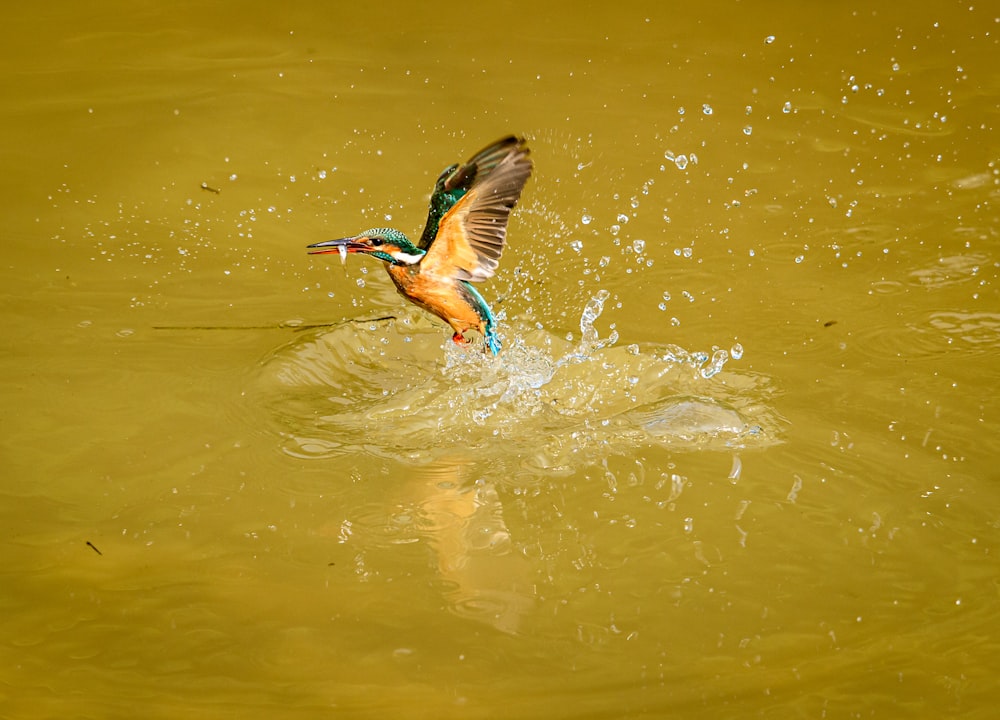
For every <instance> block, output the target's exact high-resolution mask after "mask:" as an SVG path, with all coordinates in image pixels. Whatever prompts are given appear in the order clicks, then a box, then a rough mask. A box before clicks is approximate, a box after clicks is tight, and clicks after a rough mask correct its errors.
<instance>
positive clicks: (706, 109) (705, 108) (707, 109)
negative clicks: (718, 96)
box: [701, 103, 715, 115]
mask: <svg viewBox="0 0 1000 720" xmlns="http://www.w3.org/2000/svg"><path fill="white" fill-rule="evenodd" d="M701 111H702V112H703V113H705V114H706V115H711V114H712V113H713V112H715V111H714V110H713V109H712V106H711V105H709V104H708V103H705V104H704V105H702V106H701Z"/></svg>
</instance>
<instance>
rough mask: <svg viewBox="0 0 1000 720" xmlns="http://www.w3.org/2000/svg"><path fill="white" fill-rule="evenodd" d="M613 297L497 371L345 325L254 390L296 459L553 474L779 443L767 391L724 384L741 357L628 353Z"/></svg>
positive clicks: (532, 333) (542, 336)
mask: <svg viewBox="0 0 1000 720" xmlns="http://www.w3.org/2000/svg"><path fill="white" fill-rule="evenodd" d="M609 298H610V293H609V292H607V291H606V290H601V291H599V292H597V293H596V294H595V295H594V296H593V297H591V298H590V299H589V300H588V301H587V303H586V304H585V306H584V308H583V310H582V311H581V315H580V334H581V336H580V339H579V341H578V342H576V343H575V344H574V343H573V342H571V341H569V340H563V339H560V338H557V337H556V336H554V335H552V334H550V333H547V332H545V331H544V330H541V329H538V328H519V329H518V330H519V332H518V334H517V335H516V337H513V338H511V337H504V338H503V339H504V345H505V349H504V352H503V353H502V354H501V355H500V356H499V357H496V358H494V357H490V356H488V355H484V354H480V353H477V352H471V351H469V350H468V349H463V348H459V347H456V346H454V345H453V344H452V343H450V342H447V343H445V351H444V353H442V352H441V350H440V348H441V343H442V340H441V333H440V331H439V328H437V327H436V326H434V325H432V324H431V323H430V322H427V323H426V324H423V325H422V324H421V323H420V322H412V323H405V324H403V323H398V322H397V321H385V322H372V323H360V324H358V323H347V324H345V325H342V326H339V327H337V328H334V329H332V330H324V331H322V332H315V333H313V334H311V335H306V336H303V337H301V338H298V339H296V340H295V341H294V342H292V343H290V344H289V345H287V346H285V347H283V348H280V349H279V350H277V351H276V352H275V353H274V354H272V355H271V356H270V357H269V358H267V359H265V361H264V362H263V363H262V365H261V374H260V382H259V383H258V384H257V385H258V387H259V388H260V389H261V392H264V393H265V394H266V395H267V396H268V397H267V398H265V402H268V403H269V404H270V406H271V407H272V408H273V409H274V411H275V415H276V417H275V420H276V423H277V425H278V427H279V428H280V432H282V434H284V435H285V437H286V444H285V449H286V451H287V452H289V453H290V454H293V455H297V456H302V457H317V456H321V457H326V456H332V455H337V454H341V453H346V452H351V453H355V452H359V451H361V452H367V453H371V454H375V455H384V456H390V457H396V458H406V459H408V460H419V459H420V458H425V459H431V458H433V457H434V456H435V455H436V454H438V453H442V452H444V453H455V452H460V453H462V454H463V455H465V456H467V455H468V454H469V453H473V452H474V453H475V454H476V455H477V456H478V457H491V458H493V459H494V460H495V461H496V462H500V463H502V462H509V461H516V462H517V463H518V465H519V467H520V468H521V469H524V468H526V467H527V468H533V469H534V470H536V471H545V472H552V471H555V470H559V469H565V470H567V471H568V470H571V469H572V468H573V467H575V466H577V465H579V464H580V463H586V462H590V461H592V460H593V459H594V458H595V457H606V456H607V455H609V454H628V453H630V452H632V451H633V450H634V448H636V447H640V446H643V445H650V444H655V445H666V446H671V447H674V448H679V449H684V448H692V449H693V448H704V447H718V448H720V449H721V448H733V447H746V446H748V445H759V444H761V443H768V442H773V441H774V437H775V432H774V429H775V428H776V425H777V424H776V423H775V422H774V421H773V420H772V417H771V416H772V413H771V412H770V411H769V410H768V408H767V406H766V403H765V402H764V395H766V393H767V383H766V381H765V380H764V379H763V378H760V377H759V376H755V375H752V374H734V373H726V374H725V382H717V381H715V378H717V377H718V376H719V375H720V374H721V373H723V372H724V367H725V366H726V364H727V363H728V362H729V361H730V360H731V359H732V357H733V355H735V350H736V349H737V348H738V351H739V352H740V353H742V348H739V346H735V347H734V352H733V353H730V352H729V351H727V350H724V349H718V348H716V349H713V351H712V352H705V351H688V350H685V349H684V348H681V347H679V346H677V345H658V344H652V343H649V344H643V345H638V344H636V345H628V346H626V347H621V346H618V345H616V343H617V341H618V334H617V333H616V332H615V331H614V330H613V329H612V330H611V331H610V332H609V333H608V334H607V335H606V336H605V337H602V336H601V333H600V331H599V330H598V328H597V321H598V319H599V318H600V317H601V314H602V312H603V311H604V307H605V304H606V303H607V301H608V299H609ZM391 325H396V327H391ZM504 329H505V328H503V327H502V328H501V330H502V331H503V330H504Z"/></svg>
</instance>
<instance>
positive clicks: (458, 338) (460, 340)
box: [451, 332, 472, 347]
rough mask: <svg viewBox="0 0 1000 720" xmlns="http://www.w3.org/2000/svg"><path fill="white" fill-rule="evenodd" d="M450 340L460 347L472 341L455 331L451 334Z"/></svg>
mask: <svg viewBox="0 0 1000 720" xmlns="http://www.w3.org/2000/svg"><path fill="white" fill-rule="evenodd" d="M451 341H452V342H453V343H455V344H456V345H459V346H462V347H464V346H466V345H468V344H469V343H471V342H472V341H471V340H466V339H465V336H464V335H463V334H462V333H460V332H457V333H455V334H454V335H452V336H451Z"/></svg>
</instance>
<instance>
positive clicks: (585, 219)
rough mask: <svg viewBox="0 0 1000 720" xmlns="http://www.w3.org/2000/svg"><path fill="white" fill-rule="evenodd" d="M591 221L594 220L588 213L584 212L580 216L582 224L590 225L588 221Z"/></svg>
mask: <svg viewBox="0 0 1000 720" xmlns="http://www.w3.org/2000/svg"><path fill="white" fill-rule="evenodd" d="M593 221H594V218H593V217H591V216H590V215H589V214H588V213H584V214H583V215H582V216H581V217H580V222H582V223H583V224H584V225H590V223H592V222H593Z"/></svg>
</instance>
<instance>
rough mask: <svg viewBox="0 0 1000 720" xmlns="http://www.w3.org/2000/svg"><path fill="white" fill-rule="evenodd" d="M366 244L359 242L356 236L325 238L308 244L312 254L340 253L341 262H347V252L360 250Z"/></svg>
mask: <svg viewBox="0 0 1000 720" xmlns="http://www.w3.org/2000/svg"><path fill="white" fill-rule="evenodd" d="M364 247H365V246H364V244H362V243H359V242H358V239H357V238H356V237H349V238H339V239H337V240H325V241H324V242H318V243H313V244H312V245H309V246H308V248H307V249H308V250H309V254H310V255H327V254H330V253H340V262H342V263H346V262H347V253H349V252H358V251H359V250H361V249H362V248H364Z"/></svg>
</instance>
